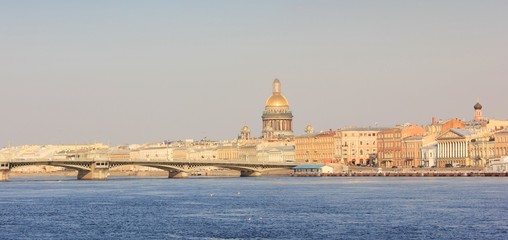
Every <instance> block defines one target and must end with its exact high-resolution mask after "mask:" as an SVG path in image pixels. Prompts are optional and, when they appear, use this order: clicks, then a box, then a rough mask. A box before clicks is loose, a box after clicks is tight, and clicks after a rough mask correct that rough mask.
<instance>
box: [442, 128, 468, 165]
mask: <svg viewBox="0 0 508 240" xmlns="http://www.w3.org/2000/svg"><path fill="white" fill-rule="evenodd" d="M473 135H474V132H472V131H471V130H469V129H459V128H452V129H449V130H448V131H446V132H445V133H443V134H441V135H440V136H438V137H437V139H436V140H437V144H438V147H437V149H438V156H437V158H438V164H437V166H438V167H450V166H457V165H461V166H469V165H473V164H472V163H471V161H470V158H469V156H470V145H471V144H473V142H474V144H475V145H478V143H476V140H472V139H473Z"/></svg>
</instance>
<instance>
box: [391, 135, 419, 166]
mask: <svg viewBox="0 0 508 240" xmlns="http://www.w3.org/2000/svg"><path fill="white" fill-rule="evenodd" d="M422 145H423V136H412V137H406V138H403V139H402V140H401V151H400V154H401V160H402V161H401V162H399V163H397V165H400V166H402V167H407V168H412V167H421V166H423V165H424V164H423V161H422V151H421V149H422Z"/></svg>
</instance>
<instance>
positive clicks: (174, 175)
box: [168, 171, 189, 178]
mask: <svg viewBox="0 0 508 240" xmlns="http://www.w3.org/2000/svg"><path fill="white" fill-rule="evenodd" d="M188 177H189V173H187V172H178V171H169V174H168V178H188Z"/></svg>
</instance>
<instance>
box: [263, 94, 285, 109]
mask: <svg viewBox="0 0 508 240" xmlns="http://www.w3.org/2000/svg"><path fill="white" fill-rule="evenodd" d="M265 106H266V107H289V103H288V100H287V99H286V98H285V97H284V96H282V95H281V94H273V95H272V96H271V97H270V98H268V100H266V104H265Z"/></svg>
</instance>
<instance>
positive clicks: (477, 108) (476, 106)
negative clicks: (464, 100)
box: [474, 102, 482, 110]
mask: <svg viewBox="0 0 508 240" xmlns="http://www.w3.org/2000/svg"><path fill="white" fill-rule="evenodd" d="M474 109H475V110H482V105H481V104H480V103H479V102H477V103H476V104H475V105H474Z"/></svg>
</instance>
